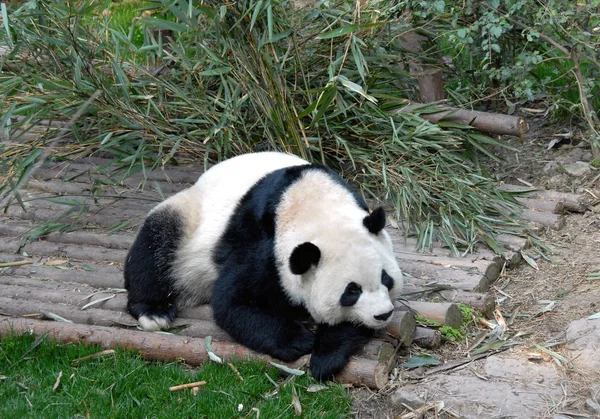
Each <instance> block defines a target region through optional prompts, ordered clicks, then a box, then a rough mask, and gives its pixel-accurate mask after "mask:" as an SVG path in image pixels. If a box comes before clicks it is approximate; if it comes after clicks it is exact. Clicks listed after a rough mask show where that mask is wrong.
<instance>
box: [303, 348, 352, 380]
mask: <svg viewBox="0 0 600 419" xmlns="http://www.w3.org/2000/svg"><path fill="white" fill-rule="evenodd" d="M346 364H347V359H345V358H344V357H343V356H338V354H336V353H329V354H322V355H320V354H317V353H313V354H312V356H311V358H310V372H311V374H312V376H313V377H314V378H315V379H316V380H319V381H327V380H333V378H334V377H335V376H336V375H338V374H339V373H340V372H342V370H343V369H344V367H345V366H346Z"/></svg>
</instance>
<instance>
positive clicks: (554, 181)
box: [547, 173, 570, 189]
mask: <svg viewBox="0 0 600 419" xmlns="http://www.w3.org/2000/svg"><path fill="white" fill-rule="evenodd" d="M547 183H548V187H549V188H551V189H552V188H560V187H563V186H565V185H568V184H569V183H570V180H569V176H567V175H566V174H564V173H560V174H558V175H554V176H552V177H550V178H549V179H548V182H547Z"/></svg>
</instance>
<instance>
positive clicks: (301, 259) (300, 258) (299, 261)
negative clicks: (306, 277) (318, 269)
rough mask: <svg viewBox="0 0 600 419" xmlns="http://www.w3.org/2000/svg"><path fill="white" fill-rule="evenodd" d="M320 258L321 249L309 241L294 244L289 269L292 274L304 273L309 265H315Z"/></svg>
mask: <svg viewBox="0 0 600 419" xmlns="http://www.w3.org/2000/svg"><path fill="white" fill-rule="evenodd" d="M320 259H321V251H320V250H319V248H318V247H317V246H315V245H314V244H312V243H311V242H305V243H302V244H299V245H298V246H296V248H295V249H294V250H293V251H292V255H291V256H290V270H291V271H292V273H293V274H294V275H302V274H305V273H306V272H307V271H308V270H309V269H310V267H311V266H313V265H315V266H316V265H317V264H318V263H319V260H320Z"/></svg>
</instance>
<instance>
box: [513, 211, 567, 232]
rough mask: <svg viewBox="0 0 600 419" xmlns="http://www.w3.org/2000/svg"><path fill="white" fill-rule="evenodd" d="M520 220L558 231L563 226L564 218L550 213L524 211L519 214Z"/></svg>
mask: <svg viewBox="0 0 600 419" xmlns="http://www.w3.org/2000/svg"><path fill="white" fill-rule="evenodd" d="M520 218H521V219H523V220H526V221H530V222H532V223H534V224H538V225H540V226H542V227H546V228H551V229H553V230H560V229H561V228H563V227H564V226H565V217H564V216H563V215H561V214H552V213H551V212H539V211H533V210H524V211H523V212H522V213H521V214H520Z"/></svg>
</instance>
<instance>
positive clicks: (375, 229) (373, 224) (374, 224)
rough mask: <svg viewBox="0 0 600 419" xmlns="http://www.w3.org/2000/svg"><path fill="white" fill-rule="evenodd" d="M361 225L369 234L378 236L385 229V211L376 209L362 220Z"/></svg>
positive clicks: (381, 208)
mask: <svg viewBox="0 0 600 419" xmlns="http://www.w3.org/2000/svg"><path fill="white" fill-rule="evenodd" d="M363 225H364V226H365V227H367V229H368V230H369V232H370V233H371V234H379V232H380V231H381V230H383V228H384V227H385V210H384V209H383V207H378V208H376V209H375V210H373V212H372V213H371V214H369V215H367V216H366V217H365V218H364V219H363Z"/></svg>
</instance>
